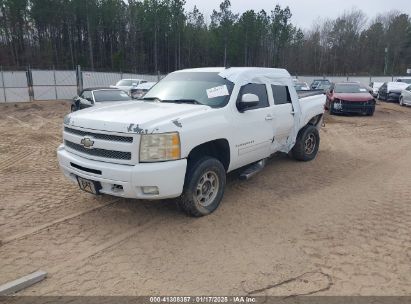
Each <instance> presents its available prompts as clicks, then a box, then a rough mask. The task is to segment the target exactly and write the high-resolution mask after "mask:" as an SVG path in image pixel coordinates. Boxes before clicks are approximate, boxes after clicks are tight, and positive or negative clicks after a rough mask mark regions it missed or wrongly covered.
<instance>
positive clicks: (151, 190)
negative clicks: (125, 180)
mask: <svg viewBox="0 0 411 304" xmlns="http://www.w3.org/2000/svg"><path fill="white" fill-rule="evenodd" d="M141 189H142V190H143V194H149V195H155V194H159V191H158V187H156V186H147V187H141Z"/></svg>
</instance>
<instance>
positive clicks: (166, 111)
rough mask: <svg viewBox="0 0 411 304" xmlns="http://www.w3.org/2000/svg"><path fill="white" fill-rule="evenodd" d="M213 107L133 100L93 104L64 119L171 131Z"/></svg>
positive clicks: (116, 128)
mask: <svg viewBox="0 0 411 304" xmlns="http://www.w3.org/2000/svg"><path fill="white" fill-rule="evenodd" d="M209 110H212V108H210V107H208V106H202V105H192V104H175V103H161V102H143V101H131V102H125V103H124V102H122V103H121V104H118V103H117V104H112V105H107V106H98V107H91V108H87V109H84V110H81V111H77V112H73V113H71V114H69V115H67V116H66V117H65V118H64V123H65V124H67V125H71V126H76V127H81V128H86V129H94V130H102V131H112V132H119V133H144V132H148V133H152V132H168V131H170V126H172V127H173V129H174V130H178V129H179V128H181V120H183V119H184V118H187V117H191V116H194V115H198V114H200V113H203V112H205V111H209Z"/></svg>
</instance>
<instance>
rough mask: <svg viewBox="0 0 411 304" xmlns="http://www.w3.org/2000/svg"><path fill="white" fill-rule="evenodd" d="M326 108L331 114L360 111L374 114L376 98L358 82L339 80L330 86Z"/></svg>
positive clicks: (360, 112)
mask: <svg viewBox="0 0 411 304" xmlns="http://www.w3.org/2000/svg"><path fill="white" fill-rule="evenodd" d="M326 95H327V100H326V103H325V106H326V108H327V109H328V111H329V113H330V114H336V113H347V114H352V113H359V114H364V115H369V116H372V115H374V111H375V100H374V98H373V96H372V95H371V94H370V93H369V92H368V90H367V88H366V87H364V86H362V85H361V84H359V83H357V82H338V83H334V84H332V85H331V86H330V89H329V90H328V91H327V93H326Z"/></svg>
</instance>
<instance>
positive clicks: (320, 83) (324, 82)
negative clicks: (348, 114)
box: [310, 79, 331, 90]
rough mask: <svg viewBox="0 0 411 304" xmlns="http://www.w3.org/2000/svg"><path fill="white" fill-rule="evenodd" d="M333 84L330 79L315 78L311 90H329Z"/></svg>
mask: <svg viewBox="0 0 411 304" xmlns="http://www.w3.org/2000/svg"><path fill="white" fill-rule="evenodd" d="M330 85H331V82H330V81H329V80H328V79H314V80H313V82H312V83H311V85H310V88H311V90H327V89H328V88H329V87H330Z"/></svg>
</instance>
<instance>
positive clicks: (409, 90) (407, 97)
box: [400, 85, 411, 106]
mask: <svg viewBox="0 0 411 304" xmlns="http://www.w3.org/2000/svg"><path fill="white" fill-rule="evenodd" d="M405 105H409V106H411V85H409V86H408V87H406V88H405V89H404V90H402V91H401V96H400V106H405Z"/></svg>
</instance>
